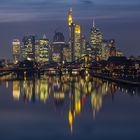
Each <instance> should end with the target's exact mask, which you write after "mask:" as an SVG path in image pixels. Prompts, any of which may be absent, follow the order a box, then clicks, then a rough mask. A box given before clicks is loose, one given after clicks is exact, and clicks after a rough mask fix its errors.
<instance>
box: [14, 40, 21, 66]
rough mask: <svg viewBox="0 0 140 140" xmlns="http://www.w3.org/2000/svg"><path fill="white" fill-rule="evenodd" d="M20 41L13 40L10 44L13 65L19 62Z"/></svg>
mask: <svg viewBox="0 0 140 140" xmlns="http://www.w3.org/2000/svg"><path fill="white" fill-rule="evenodd" d="M20 47H21V46H20V41H19V40H18V39H14V40H13V42H12V52H13V63H15V64H16V63H18V61H20V52H21V48H20Z"/></svg>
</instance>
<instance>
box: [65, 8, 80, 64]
mask: <svg viewBox="0 0 140 140" xmlns="http://www.w3.org/2000/svg"><path fill="white" fill-rule="evenodd" d="M68 26H69V49H70V57H71V61H75V60H77V59H78V58H80V56H81V27H80V25H79V24H74V22H73V17H72V8H70V10H69V12H68Z"/></svg>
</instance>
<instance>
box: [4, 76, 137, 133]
mask: <svg viewBox="0 0 140 140" xmlns="http://www.w3.org/2000/svg"><path fill="white" fill-rule="evenodd" d="M6 85H8V83H7V84H6ZM12 85H13V99H14V101H19V100H22V101H24V102H26V103H28V102H32V103H36V102H41V103H44V104H45V103H46V102H47V101H48V100H51V101H53V102H54V104H55V105H56V107H58V106H64V103H65V102H67V104H68V107H67V118H68V124H69V128H70V130H71V132H72V131H73V124H74V121H75V119H76V118H77V117H78V116H80V114H81V112H82V108H83V107H84V106H85V104H86V101H87V98H90V100H89V101H90V106H91V107H90V108H91V111H92V113H93V118H94V119H96V113H98V112H99V111H100V109H101V108H102V105H103V98H104V96H110V97H111V99H112V100H114V97H115V94H116V91H118V90H119V91H121V92H122V93H126V94H130V95H132V96H133V95H136V94H137V90H138V88H135V87H130V86H127V85H117V84H115V83H112V82H108V81H103V80H101V79H96V78H91V77H84V78H81V77H43V78H41V79H33V80H24V81H18V80H15V81H13V82H12ZM56 109H57V108H56Z"/></svg>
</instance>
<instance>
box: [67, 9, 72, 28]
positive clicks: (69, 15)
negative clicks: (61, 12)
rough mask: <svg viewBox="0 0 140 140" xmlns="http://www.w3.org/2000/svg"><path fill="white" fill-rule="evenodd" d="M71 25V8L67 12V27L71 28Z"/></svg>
mask: <svg viewBox="0 0 140 140" xmlns="http://www.w3.org/2000/svg"><path fill="white" fill-rule="evenodd" d="M72 23H73V17H72V8H70V9H69V12H68V25H69V26H71V24H72Z"/></svg>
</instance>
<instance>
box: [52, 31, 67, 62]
mask: <svg viewBox="0 0 140 140" xmlns="http://www.w3.org/2000/svg"><path fill="white" fill-rule="evenodd" d="M65 45H66V44H65V37H64V35H63V34H62V33H60V32H55V35H54V37H53V43H52V44H51V55H52V61H53V62H58V63H59V62H62V61H63V48H64V47H65Z"/></svg>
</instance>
